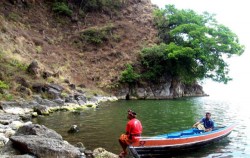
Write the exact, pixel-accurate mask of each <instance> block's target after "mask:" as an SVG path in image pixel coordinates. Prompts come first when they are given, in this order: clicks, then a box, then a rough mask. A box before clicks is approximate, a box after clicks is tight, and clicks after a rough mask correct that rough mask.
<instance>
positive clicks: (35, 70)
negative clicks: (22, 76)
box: [27, 61, 40, 75]
mask: <svg viewBox="0 0 250 158" xmlns="http://www.w3.org/2000/svg"><path fill="white" fill-rule="evenodd" d="M39 69H40V68H39V65H38V62H37V61H32V62H31V64H30V65H29V66H28V68H27V72H28V73H29V74H32V75H39Z"/></svg>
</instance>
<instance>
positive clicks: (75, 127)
mask: <svg viewBox="0 0 250 158" xmlns="http://www.w3.org/2000/svg"><path fill="white" fill-rule="evenodd" d="M76 132H79V127H78V126H77V125H72V126H71V127H70V129H69V130H68V133H76Z"/></svg>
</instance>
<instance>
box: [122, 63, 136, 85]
mask: <svg viewBox="0 0 250 158" xmlns="http://www.w3.org/2000/svg"><path fill="white" fill-rule="evenodd" d="M139 78H140V75H139V74H138V73H136V72H135V70H134V68H133V66H132V65H131V64H127V68H126V69H125V70H124V71H122V73H121V79H120V81H121V82H124V83H129V84H131V83H135V82H137V81H138V79H139Z"/></svg>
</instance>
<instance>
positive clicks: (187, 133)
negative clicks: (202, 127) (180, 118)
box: [181, 130, 194, 135]
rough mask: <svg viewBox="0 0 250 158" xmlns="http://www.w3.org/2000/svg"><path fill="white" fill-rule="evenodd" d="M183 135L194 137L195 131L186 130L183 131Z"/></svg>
mask: <svg viewBox="0 0 250 158" xmlns="http://www.w3.org/2000/svg"><path fill="white" fill-rule="evenodd" d="M181 134H182V135H192V134H194V131H193V130H186V131H183V132H182V133H181Z"/></svg>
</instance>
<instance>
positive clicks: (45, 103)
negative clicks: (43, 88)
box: [39, 99, 58, 107]
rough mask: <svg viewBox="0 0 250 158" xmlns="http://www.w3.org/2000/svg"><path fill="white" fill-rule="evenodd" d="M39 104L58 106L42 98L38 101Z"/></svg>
mask: <svg viewBox="0 0 250 158" xmlns="http://www.w3.org/2000/svg"><path fill="white" fill-rule="evenodd" d="M39 104H41V105H46V106H47V107H56V106H58V105H57V104H56V103H55V102H53V101H51V100H48V99H42V100H41V102H40V103H39Z"/></svg>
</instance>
